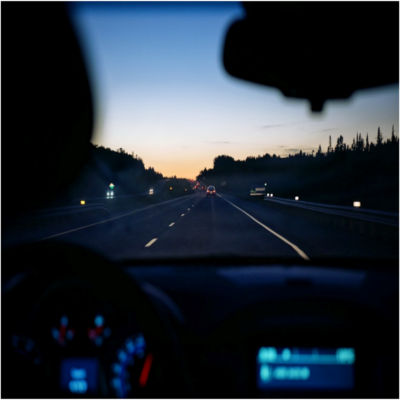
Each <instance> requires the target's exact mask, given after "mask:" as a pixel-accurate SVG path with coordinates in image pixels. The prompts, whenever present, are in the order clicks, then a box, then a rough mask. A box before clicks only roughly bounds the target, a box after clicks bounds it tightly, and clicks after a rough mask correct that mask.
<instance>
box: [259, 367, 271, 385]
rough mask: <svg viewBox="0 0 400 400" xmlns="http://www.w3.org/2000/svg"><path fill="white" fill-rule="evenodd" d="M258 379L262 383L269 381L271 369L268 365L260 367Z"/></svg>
mask: <svg viewBox="0 0 400 400" xmlns="http://www.w3.org/2000/svg"><path fill="white" fill-rule="evenodd" d="M260 378H261V380H262V381H264V382H265V381H269V380H270V379H271V369H270V367H269V366H268V365H262V366H261V368H260Z"/></svg>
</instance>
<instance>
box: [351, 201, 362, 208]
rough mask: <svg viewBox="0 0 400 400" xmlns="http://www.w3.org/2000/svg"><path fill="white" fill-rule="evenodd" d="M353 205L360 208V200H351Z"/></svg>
mask: <svg viewBox="0 0 400 400" xmlns="http://www.w3.org/2000/svg"><path fill="white" fill-rule="evenodd" d="M353 207H356V208H360V207H361V201H353Z"/></svg>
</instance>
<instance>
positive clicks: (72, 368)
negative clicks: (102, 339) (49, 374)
mask: <svg viewBox="0 0 400 400" xmlns="http://www.w3.org/2000/svg"><path fill="white" fill-rule="evenodd" d="M97 383H98V361H97V359H95V358H67V359H64V360H62V361H61V368H60V387H61V389H63V390H65V391H67V392H69V393H74V394H85V393H95V392H96V390H97Z"/></svg>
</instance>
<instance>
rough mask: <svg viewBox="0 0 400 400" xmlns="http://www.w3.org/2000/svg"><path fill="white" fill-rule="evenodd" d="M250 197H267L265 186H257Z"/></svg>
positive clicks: (251, 190) (251, 191)
mask: <svg viewBox="0 0 400 400" xmlns="http://www.w3.org/2000/svg"><path fill="white" fill-rule="evenodd" d="M250 196H263V198H264V196H265V186H257V187H253V188H251V189H250Z"/></svg>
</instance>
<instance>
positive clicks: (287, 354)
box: [282, 349, 292, 361]
mask: <svg viewBox="0 0 400 400" xmlns="http://www.w3.org/2000/svg"><path fill="white" fill-rule="evenodd" d="M291 354H292V353H291V351H290V350H289V349H283V351H282V360H284V361H288V360H289V359H290V356H291Z"/></svg>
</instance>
